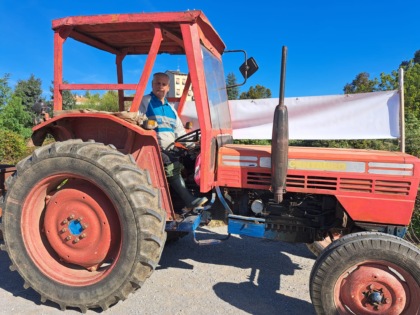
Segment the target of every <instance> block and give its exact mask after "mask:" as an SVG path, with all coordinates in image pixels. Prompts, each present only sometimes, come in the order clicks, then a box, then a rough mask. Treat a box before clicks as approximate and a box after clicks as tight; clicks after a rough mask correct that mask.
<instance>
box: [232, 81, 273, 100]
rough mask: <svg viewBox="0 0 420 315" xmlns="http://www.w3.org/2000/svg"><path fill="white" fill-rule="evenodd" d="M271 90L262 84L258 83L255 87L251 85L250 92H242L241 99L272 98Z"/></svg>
mask: <svg viewBox="0 0 420 315" xmlns="http://www.w3.org/2000/svg"><path fill="white" fill-rule="evenodd" d="M270 97H271V91H270V89H267V88H266V87H264V86H262V85H258V84H257V85H256V86H255V87H253V86H251V87H250V88H249V90H248V92H242V93H241V95H240V97H239V98H240V99H241V100H243V99H260V98H270Z"/></svg>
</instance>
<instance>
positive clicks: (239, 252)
mask: <svg viewBox="0 0 420 315" xmlns="http://www.w3.org/2000/svg"><path fill="white" fill-rule="evenodd" d="M214 233H218V234H226V227H216V228H205V229H201V228H200V229H199V230H198V231H197V238H198V239H206V238H207V239H208V238H212V237H217V236H220V235H216V236H215V235H213V234H214ZM313 263H314V257H313V255H312V254H311V253H310V252H309V250H308V249H307V248H306V246H305V245H304V244H289V243H283V242H274V241H268V240H263V239H255V238H250V237H238V236H233V235H232V236H231V237H230V239H229V240H227V241H224V242H222V243H220V244H217V245H212V246H200V245H197V244H196V243H194V241H193V235H192V234H190V235H187V236H185V237H184V238H182V239H180V240H178V241H177V242H174V243H170V244H167V245H166V247H165V249H164V251H163V255H162V259H161V262H160V264H159V266H158V268H157V269H156V271H155V272H154V273H153V274H152V276H151V277H150V279H149V280H148V281H146V283H145V284H144V286H143V287H142V288H141V289H139V290H138V291H136V292H135V293H133V294H131V295H130V296H129V298H128V299H127V300H126V301H121V302H119V303H117V304H116V305H114V306H113V307H111V308H110V309H109V310H107V311H105V312H102V313H101V312H100V311H99V310H89V311H88V312H87V314H98V313H101V314H113V315H114V314H121V315H129V314H164V315H166V314H168V315H174V314H183V315H189V314H200V315H207V314H208V315H214V314H223V315H229V314H232V315H233V314H235V315H238V314H255V315H270V314H305V315H311V314H315V311H314V309H313V306H312V304H311V302H310V298H309V285H308V280H309V274H310V271H311V268H312V265H313ZM9 265H10V261H9V258H8V256H7V254H6V253H5V252H0V301H1V309H0V314H25V315H28V314H48V315H49V314H80V313H79V312H78V310H67V311H65V312H62V311H60V310H59V309H58V308H57V305H56V304H54V303H50V302H48V303H47V304H40V302H39V295H38V294H37V293H36V292H35V291H33V290H32V289H28V290H25V289H24V288H23V280H22V279H21V278H20V276H19V275H18V274H17V272H11V271H10V270H9Z"/></svg>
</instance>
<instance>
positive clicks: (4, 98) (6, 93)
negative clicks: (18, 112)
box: [0, 73, 12, 110]
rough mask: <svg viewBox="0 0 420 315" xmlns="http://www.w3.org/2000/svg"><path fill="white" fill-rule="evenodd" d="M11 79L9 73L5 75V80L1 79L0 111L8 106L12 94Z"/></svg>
mask: <svg viewBox="0 0 420 315" xmlns="http://www.w3.org/2000/svg"><path fill="white" fill-rule="evenodd" d="M9 78H10V74H9V73H6V74H4V76H3V78H0V110H1V109H2V108H3V107H4V106H6V104H7V102H8V101H9V99H10V97H11V94H12V89H11V88H10V86H9Z"/></svg>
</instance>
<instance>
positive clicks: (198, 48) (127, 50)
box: [33, 11, 258, 220]
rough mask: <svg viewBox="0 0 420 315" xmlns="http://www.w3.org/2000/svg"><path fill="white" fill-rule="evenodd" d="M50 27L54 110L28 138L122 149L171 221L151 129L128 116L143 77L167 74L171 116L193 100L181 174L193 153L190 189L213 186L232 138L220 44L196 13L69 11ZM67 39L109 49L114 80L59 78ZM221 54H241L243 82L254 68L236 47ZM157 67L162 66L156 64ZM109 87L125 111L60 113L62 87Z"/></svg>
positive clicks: (142, 89)
mask: <svg viewBox="0 0 420 315" xmlns="http://www.w3.org/2000/svg"><path fill="white" fill-rule="evenodd" d="M52 28H53V30H54V54H55V59H54V61H55V62H54V111H53V113H54V114H53V118H52V119H50V120H48V121H46V122H43V123H41V124H39V125H37V126H35V128H34V134H33V140H34V143H35V144H36V145H41V144H42V142H43V140H44V138H45V136H46V135H47V134H52V136H53V137H54V138H55V139H56V140H58V141H64V140H67V139H71V138H77V139H82V140H83V141H87V140H89V139H94V140H95V141H98V142H102V143H105V144H112V145H114V146H115V147H116V148H117V149H118V150H119V151H120V152H122V153H124V154H132V155H133V156H134V157H135V159H136V163H137V165H138V166H139V167H142V168H146V169H149V170H150V173H151V178H152V181H153V183H154V185H156V186H157V187H159V189H160V190H161V192H162V196H163V204H164V208H165V210H166V213H167V217H168V219H169V220H173V219H174V217H175V214H174V209H173V201H175V200H172V201H171V198H169V197H167V196H169V194H168V187H167V184H166V181H165V178H164V173H163V171H162V166H161V161H160V156H159V155H160V154H159V150H158V149H157V145H156V138H155V135H154V131H152V130H148V129H152V128H150V126H149V128H148V127H147V126H148V125H147V123H145V122H143V121H142V120H141V119H142V118H141V117H137V116H136V115H137V113H138V109H139V106H140V102H141V100H142V97H143V96H144V95H146V94H148V93H150V90H149V89H150V80H151V79H150V78H151V75H152V74H153V73H154V72H164V71H167V72H169V74H173V80H172V81H174V82H171V86H172V92H171V93H170V95H168V97H167V98H168V100H169V102H171V103H172V104H174V106H175V107H176V108H177V111H178V114H179V115H180V116H182V115H183V113H184V111H185V110H186V106H185V105H186V103H187V102H188V101H189V100H193V101H194V103H195V107H194V106H193V107H191V106H190V107H188V110H189V111H190V112H191V113H190V116H191V117H193V118H192V120H194V122H193V124H192V126H193V127H192V129H187V132H189V135H188V136H187V137H183V139H180V140H181V141H182V142H185V141H187V142H189V141H194V142H197V140H199V142H200V146H196V150H195V151H194V152H191V153H192V154H188V157H187V158H186V162H187V165H190V166H191V167H190V168H189V170H188V172H189V175H190V176H191V175H192V173H193V172H194V168H195V159H196V157H197V156H198V154H197V153H200V165H199V166H200V176H199V177H197V176H196V182H197V184H198V186H196V187H194V188H193V189H195V190H196V193H199V192H201V193H208V192H210V191H211V190H212V188H214V186H215V180H216V178H215V174H216V172H215V168H216V160H217V158H216V156H217V150H218V148H220V147H221V146H223V145H224V144H228V143H232V141H233V139H232V126H231V118H230V111H229V105H228V99H227V87H226V83H225V72H224V70H223V64H222V54H223V53H224V52H225V44H224V43H223V41H222V40H221V39H220V37H219V35H218V34H217V32H216V31H215V30H214V28H213V27H212V25H211V24H210V22H209V21H208V19H207V18H206V16H205V15H204V14H203V12H201V11H187V12H174V13H170V12H169V13H142V14H118V15H98V16H75V17H67V18H62V19H57V20H54V21H53V23H52ZM67 44H68V45H76V44H77V45H80V44H84V45H88V46H90V47H93V48H95V49H99V50H101V51H103V52H105V53H106V54H111V60H113V61H114V62H113V63H112V64H111V65H109V66H112V67H114V65H115V64H116V69H115V72H116V75H115V77H116V79H117V80H116V81H117V82H114V83H110V82H106V83H100V84H98V83H66V81H65V78H64V76H63V72H65V69H66V64H65V60H64V58H63V55H64V51H65V48H66V45H67ZM228 52H232V53H239V54H238V55H240V54H242V53H244V55H245V61H244V62H243V64H242V65H241V66H240V72H241V74H242V75H243V76H244V79H245V81H246V79H247V78H248V77H249V76H250V75H252V74H253V73H254V72H255V71H256V70H257V69H258V66H257V65H256V63H255V61H254V60H253V59H252V58H249V59H248V60H247V58H246V53H245V52H244V51H228ZM183 56H184V57H183ZM135 58H136V59H135ZM184 58H185V59H184ZM108 59H109V58H108ZM133 60H135V64H136V65H137V64H139V63H142V64H144V66H143V69H142V71H141V72H140V73H141V75H140V76H139V77H138V78H136V80H134V82H130V83H128V82H125V78H126V77H127V75H126V74H127V73H128V72H129V71H127V70H132V69H130V68H128V69H127V68H125V64H128V65H132V64H133V62H132V61H133ZM138 60H141V62H139V61H138ZM162 64H164V65H165V68H162V66H161V65H162ZM179 65H182V66H183V67H184V68H183V71H180V70H176V71H172V70H171V69H172V68H171V67H177V66H179ZM104 66H106V65H104ZM126 71H127V72H126ZM179 74H181V75H182V76H179ZM177 75H178V76H177ZM245 81H244V83H245ZM109 90H113V91H118V108H119V111H120V112H124V111H125V112H126V113H125V114H117V113H114V114H113V115H109V114H103V113H100V112H99V113H98V112H94V111H88V110H78V109H77V108H73V109H71V110H63V92H64V91H109ZM92 109H94V108H92ZM115 117H118V118H117V119H115ZM121 118H123V119H125V121H132V122H133V121H134V123H137V124H138V125H139V126H140V128H138V127H137V126H132V125H129V124H125V121H124V122H122V123H121ZM143 127H145V128H143ZM189 127H190V128H191V125H190V126H189ZM99 130H101V131H99ZM104 130H107V131H104ZM197 148H201V150H200V152H197ZM146 151H152V152H153V154H152V157H153V159H152V160H153V161H149V160H150V156H149V157H148V158H145V156H143V153H144V152H146Z"/></svg>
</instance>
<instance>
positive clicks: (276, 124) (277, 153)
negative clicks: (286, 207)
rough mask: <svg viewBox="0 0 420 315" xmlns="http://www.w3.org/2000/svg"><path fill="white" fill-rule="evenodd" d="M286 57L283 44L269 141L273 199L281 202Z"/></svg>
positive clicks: (285, 150)
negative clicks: (277, 96) (278, 84)
mask: <svg viewBox="0 0 420 315" xmlns="http://www.w3.org/2000/svg"><path fill="white" fill-rule="evenodd" d="M286 57H287V47H286V46H283V50H282V60H281V73H280V96H279V105H277V106H276V109H275V110H274V120H273V134H272V141H271V174H272V177H271V186H272V190H273V193H274V200H275V202H277V203H281V202H282V201H283V191H284V189H285V188H286V174H287V165H288V150H289V122H288V116H287V107H286V106H285V105H284V87H285V80H286V78H285V74H286Z"/></svg>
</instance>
